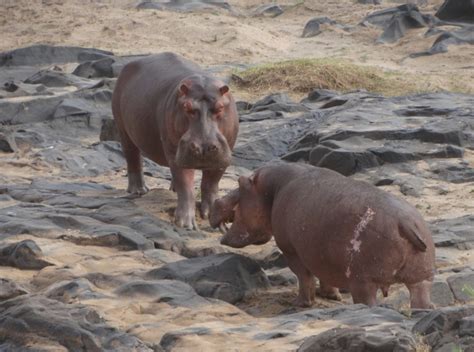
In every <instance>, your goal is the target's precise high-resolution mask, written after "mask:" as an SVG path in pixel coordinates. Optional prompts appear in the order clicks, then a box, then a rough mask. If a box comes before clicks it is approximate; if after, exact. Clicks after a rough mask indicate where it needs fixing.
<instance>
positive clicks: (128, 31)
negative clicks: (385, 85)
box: [0, 0, 474, 351]
mask: <svg viewBox="0 0 474 352" xmlns="http://www.w3.org/2000/svg"><path fill="white" fill-rule="evenodd" d="M441 2H442V1H441V0H436V1H429V4H428V5H427V6H424V7H422V10H423V11H424V12H433V11H434V9H435V7H436V6H437V5H439V4H440V3H441ZM135 3H136V2H135V1H125V0H117V1H112V0H111V1H92V0H90V1H72V0H69V1H68V0H63V1H60V0H56V1H54V0H43V1H28V0H19V1H15V0H11V1H9V0H0V32H1V33H2V35H1V40H0V51H4V50H10V49H14V48H18V47H22V46H27V45H31V44H38V43H44V44H56V45H77V46H84V47H94V48H100V49H106V50H111V51H113V52H114V53H116V54H141V53H155V52H161V51H174V52H178V53H180V54H182V55H185V56H186V57H188V58H190V59H193V60H195V61H196V62H198V63H201V64H203V65H215V64H225V63H245V64H256V63H264V62H274V61H279V60H285V59H292V58H320V57H335V58H344V59H347V60H350V61H351V62H354V63H359V64H361V65H370V66H377V67H380V68H382V69H385V70H397V71H401V72H403V73H404V74H405V75H407V76H410V75H420V74H421V75H426V76H427V77H428V80H429V82H430V83H429V84H432V85H433V86H436V87H443V86H446V87H453V84H454V83H456V82H458V83H459V85H462V86H463V87H468V88H469V89H472V90H474V69H473V68H474V66H473V57H474V46H459V47H454V46H453V47H450V49H449V53H446V54H441V55H437V56H434V57H422V58H418V59H405V60H404V58H406V56H407V55H408V54H410V53H413V52H416V51H422V50H426V49H428V48H429V47H430V46H431V44H432V42H433V41H434V37H431V38H423V34H424V32H425V29H420V30H414V31H411V32H410V33H409V35H407V36H406V37H405V38H403V39H402V40H401V41H400V42H399V43H397V44H394V45H389V46H379V45H376V44H375V39H376V38H377V36H378V35H379V34H380V33H381V31H380V29H376V28H362V27H356V28H354V30H353V31H351V32H344V31H342V30H340V29H337V28H334V27H331V28H329V27H328V28H326V30H325V31H324V32H323V33H322V34H321V35H319V36H317V37H315V38H308V39H305V38H301V33H302V30H303V27H304V24H305V23H306V22H307V21H308V20H309V19H311V18H313V17H320V16H328V17H330V18H332V19H335V20H337V21H339V22H340V23H343V24H346V25H351V26H356V25H357V24H358V23H359V22H360V21H361V20H362V18H363V17H364V16H365V15H367V14H368V13H370V12H372V11H374V10H376V9H380V8H384V7H389V6H394V5H395V4H394V3H391V2H388V3H387V2H386V4H385V5H383V6H371V5H360V4H356V2H355V1H353V0H325V1H320V0H306V1H289V0H285V1H284V2H281V3H280V4H282V5H285V6H284V7H285V9H286V11H285V13H284V14H283V15H281V16H279V17H276V18H267V17H263V18H257V17H251V16H248V14H250V13H251V10H252V9H253V8H254V7H255V6H257V5H260V4H262V3H265V2H264V1H261V0H244V1H237V0H234V1H229V3H230V4H231V5H232V6H233V7H234V8H235V9H236V12H237V13H238V15H232V14H229V13H228V12H226V11H225V10H216V11H213V12H210V13H192V14H185V13H176V12H164V11H154V10H153V11H150V10H141V11H139V10H136V9H134V8H133V4H135ZM256 98H257V97H256ZM84 143H89V141H86V140H85V141H84ZM31 154H32V153H31ZM31 154H30V155H31ZM465 159H466V160H467V161H468V162H469V163H470V165H471V167H474V153H473V152H472V151H466V155H465ZM0 169H1V170H2V172H1V173H2V174H1V175H0V181H1V183H4V182H5V181H8V182H11V183H20V182H27V181H29V180H32V179H33V178H36V177H41V176H42V175H44V176H46V175H48V177H51V178H56V179H58V180H61V179H62V178H61V175H60V173H61V172H60V170H59V169H58V170H51V169H50V167H49V165H41V163H40V162H38V163H35V161H34V160H32V159H31V158H29V157H28V156H25V157H24V158H23V156H22V155H16V156H15V157H11V156H10V155H6V154H4V155H0ZM124 176H125V171H122V172H119V173H115V172H110V173H109V174H106V175H102V176H100V177H97V178H94V181H96V182H100V183H105V184H110V185H112V186H114V187H116V188H117V189H118V190H117V191H114V192H115V193H113V194H111V196H120V195H124V194H125V188H126V182H127V179H126V178H125V177H124ZM80 180H83V181H89V180H90V178H87V179H84V178H83V179H79V178H78V179H76V180H74V179H71V178H69V179H68V181H69V182H73V181H80ZM63 181H65V180H64V179H63ZM146 181H147V184H148V185H149V186H150V188H152V189H153V191H152V192H150V193H149V194H147V195H146V196H144V197H143V198H141V199H138V200H136V204H137V206H139V207H141V208H143V209H146V210H147V211H149V212H150V213H152V214H154V215H157V216H159V217H160V218H163V219H165V220H168V221H169V220H170V219H171V215H170V214H172V211H173V206H174V204H175V199H176V198H175V195H174V194H173V193H171V192H169V191H167V190H166V189H167V187H168V186H169V185H168V183H167V182H166V181H163V180H157V179H156V178H149V177H147V178H146ZM439 185H440V184H437V183H436V182H434V181H433V183H432V184H429V185H428V186H427V187H426V188H425V190H424V191H423V194H422V196H421V197H420V198H410V197H406V199H408V201H409V202H411V203H412V204H415V205H416V206H417V208H418V209H419V210H420V211H421V213H422V214H423V215H425V216H426V218H427V220H433V219H438V218H451V217H457V216H461V215H465V214H472V213H474V197H473V196H472V194H473V192H474V185H473V184H472V183H470V184H461V185H456V184H447V183H443V184H442V186H443V187H448V190H449V192H447V194H446V195H444V196H440V195H439V192H438V189H439V188H438V186H439ZM234 186H235V179H234V178H231V177H226V178H225V179H224V180H223V182H222V183H221V187H222V191H221V193H224V192H225V190H228V189H230V188H232V187H234ZM385 189H386V190H387V191H390V192H393V193H395V194H399V191H398V189H396V187H390V186H389V187H385ZM157 197H160V199H161V200H162V202H161V203H160V204H157V203H156V202H155V201H154V200H155V199H156V198H157ZM9 205H11V203H8V204H7V203H2V206H9ZM200 225H201V227H202V228H203V229H204V230H208V228H206V226H207V225H206V224H205V223H203V222H200ZM211 234H212V236H211V237H210V239H208V240H206V241H209V242H207V243H204V242H203V243H199V241H196V244H195V246H203V247H205V246H206V245H209V244H214V245H215V244H216V243H217V240H218V238H219V234H218V233H216V232H211ZM57 235H59V234H51V238H52V239H47V238H33V237H32V236H26V235H22V236H15V237H11V238H9V241H11V242H16V241H19V240H22V239H26V238H33V239H34V240H35V241H36V242H37V243H38V245H39V246H40V247H41V248H42V249H43V251H44V254H45V256H46V257H47V259H48V260H50V261H51V262H53V263H55V264H57V266H58V267H63V268H65V269H64V270H62V271H61V272H59V271H58V270H55V269H49V268H46V269H45V270H42V271H41V272H40V273H39V274H37V272H36V271H25V270H16V269H12V268H8V267H0V277H5V278H10V279H12V280H15V281H16V282H18V283H20V284H23V285H25V287H28V288H29V289H32V290H33V291H41V290H42V289H44V288H45V287H47V286H48V285H49V284H52V283H54V282H57V281H59V280H62V279H67V278H70V277H72V276H75V275H78V276H80V275H82V274H84V273H87V272H101V273H107V274H117V275H119V274H120V273H124V272H133V271H137V272H141V271H147V270H150V269H151V268H155V267H156V263H154V262H150V261H149V260H147V259H145V258H144V257H143V255H142V254H141V252H139V251H132V252H119V251H117V250H116V249H112V248H106V247H96V246H87V247H85V246H79V245H75V244H73V243H70V242H67V241H60V242H58V240H56V239H54V237H55V236H57ZM273 245H274V244H273V243H269V244H267V245H266V246H267V248H268V247H271V246H273ZM260 250H262V247H258V248H257V247H252V248H248V249H246V253H255V252H257V251H260ZM444 252H445V253H444ZM444 252H443V254H446V255H448V256H451V257H452V259H453V262H452V264H453V265H456V264H458V265H461V264H462V265H466V264H469V263H470V264H473V263H474V255H473V254H471V253H470V251H465V252H463V253H464V254H463V257H456V255H459V252H457V254H456V253H454V254H453V253H451V252H450V250H448V249H445V250H444ZM471 252H472V251H471ZM94 284H95V285H96V286H97V289H98V290H99V291H100V292H102V293H104V294H106V295H110V297H111V298H110V299H105V300H104V299H101V300H97V301H94V300H88V301H87V302H83V303H85V304H88V305H91V306H93V307H94V308H95V309H97V310H98V311H99V312H100V313H101V315H103V316H104V317H105V318H106V319H107V320H108V322H110V323H111V324H112V325H114V326H117V327H119V328H121V329H123V330H125V331H129V332H131V333H134V334H136V335H137V336H138V337H139V338H141V339H143V340H144V341H146V342H150V343H158V342H159V340H160V338H161V336H162V335H163V332H164V331H169V330H172V329H177V328H183V327H189V326H193V325H199V326H207V327H209V328H211V329H212V330H213V331H214V333H213V335H212V336H211V337H207V338H199V337H197V336H194V337H189V338H188V339H187V340H186V339H185V342H183V344H182V345H180V346H178V348H177V350H183V351H184V350H189V349H190V348H193V349H196V350H223V346H227V347H226V348H225V350H227V351H229V350H233V349H234V350H252V349H257V348H258V350H259V351H263V350H268V351H271V350H294V348H295V345H294V344H292V343H293V342H294V341H289V340H286V339H278V340H276V341H275V342H268V341H267V342H266V343H265V346H263V342H262V344H260V345H259V344H258V343H257V342H256V341H255V340H252V339H251V338H250V337H249V339H248V340H247V341H244V340H242V335H239V336H240V337H239V340H238V343H239V346H238V347H235V348H232V347H228V346H230V345H229V341H232V340H233V339H234V340H233V341H234V343H235V341H237V340H235V337H232V336H229V335H228V334H225V333H222V334H219V333H217V332H219V331H222V330H223V329H224V328H227V327H229V326H232V325H235V326H238V325H239V324H245V323H251V322H252V321H256V322H255V324H256V326H257V328H260V329H266V328H270V326H269V322H268V321H267V320H265V319H266V318H265V317H270V316H274V315H276V314H278V313H281V312H283V311H285V310H287V309H288V307H291V306H292V304H291V301H292V300H293V299H294V298H295V296H296V287H293V286H292V287H288V288H287V289H284V290H282V289H278V290H277V291H268V292H266V293H265V294H263V295H259V296H258V297H253V298H250V299H248V300H246V301H245V302H243V303H242V304H240V305H239V307H240V308H242V309H243V311H241V310H238V309H236V308H235V307H234V306H232V305H229V304H225V303H223V304H222V305H220V306H217V308H216V306H213V307H212V309H209V307H201V308H200V309H199V310H190V309H186V308H170V307H169V306H168V305H166V304H163V303H155V302H147V301H146V300H140V301H137V300H134V299H130V300H117V299H115V298H114V297H113V293H112V291H111V287H108V286H107V284H106V283H100V282H99V283H94ZM344 300H345V302H349V301H350V300H349V298H348V296H347V295H346V296H345V297H344ZM338 304H340V303H337V302H329V301H326V300H318V301H317V303H316V304H315V307H328V306H334V305H338ZM255 317H261V319H258V320H255ZM335 325H336V322H330V321H329V322H318V323H317V324H316V323H308V324H306V325H305V326H302V327H301V331H300V337H302V336H304V335H309V334H316V333H318V331H323V330H325V329H327V328H328V327H332V326H335ZM308 331H311V333H309V332H308ZM234 346H236V345H235V344H234Z"/></svg>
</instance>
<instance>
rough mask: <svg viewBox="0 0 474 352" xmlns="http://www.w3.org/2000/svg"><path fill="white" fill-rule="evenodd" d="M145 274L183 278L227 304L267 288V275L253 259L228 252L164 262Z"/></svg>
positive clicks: (155, 277) (150, 276)
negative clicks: (161, 265) (169, 262)
mask: <svg viewBox="0 0 474 352" xmlns="http://www.w3.org/2000/svg"><path fill="white" fill-rule="evenodd" d="M147 277H149V278H153V279H172V280H180V281H184V282H186V283H188V284H189V285H191V286H192V287H193V288H194V289H195V290H196V292H197V293H198V294H199V295H201V296H204V297H213V298H218V299H221V300H223V301H226V302H229V303H236V302H238V301H240V300H242V299H243V298H244V297H246V296H248V295H249V294H251V293H255V292H257V291H258V290H261V289H267V288H268V287H269V282H268V278H267V277H266V275H265V273H264V272H263V271H262V269H261V268H260V266H259V265H258V264H257V263H256V262H255V261H254V260H252V259H250V258H247V257H244V256H241V255H237V254H230V253H224V254H216V255H210V256H207V257H201V258H192V259H187V260H182V261H179V262H175V263H171V264H167V265H165V266H163V267H161V268H159V269H154V270H152V271H150V272H149V273H148V274H147Z"/></svg>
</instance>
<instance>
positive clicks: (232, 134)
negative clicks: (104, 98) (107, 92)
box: [112, 53, 239, 228]
mask: <svg viewBox="0 0 474 352" xmlns="http://www.w3.org/2000/svg"><path fill="white" fill-rule="evenodd" d="M112 112H113V115H114V119H115V121H116V123H117V127H118V129H119V132H120V136H121V142H122V149H123V152H124V155H125V158H126V160H127V169H128V189H127V191H128V192H130V193H132V194H136V195H142V194H144V193H146V192H147V191H148V189H147V187H146V186H145V183H144V180H143V172H142V159H141V155H142V154H143V155H145V156H146V157H148V158H149V159H151V160H153V161H154V162H156V163H158V164H160V165H163V166H169V168H170V170H171V174H172V177H173V180H172V186H171V188H172V189H173V190H174V191H176V192H177V193H178V205H177V207H176V211H175V222H176V224H177V225H178V226H181V227H187V228H197V225H196V219H195V198H194V170H195V169H201V170H203V172H202V173H203V176H202V182H201V194H202V201H201V216H202V217H203V218H206V217H207V216H208V214H209V210H210V207H211V205H212V203H213V202H214V200H215V199H216V197H217V191H218V184H219V181H220V179H221V177H222V175H223V174H224V171H225V169H226V168H227V166H229V164H230V162H231V159H232V148H233V147H234V144H235V141H236V138H237V133H238V130H239V118H238V115H237V109H236V106H235V102H234V99H233V98H232V95H231V94H230V92H229V88H228V87H227V86H226V85H225V84H224V83H222V82H220V81H218V80H216V79H215V78H213V77H211V76H210V75H209V74H207V73H206V72H204V71H203V70H201V69H200V68H199V67H198V66H197V65H195V64H194V63H192V62H190V61H188V60H186V59H184V58H182V57H180V56H178V55H176V54H173V53H162V54H158V55H153V56H148V57H146V58H143V59H140V60H137V61H133V62H131V63H129V64H127V65H126V66H125V67H124V68H123V70H122V72H121V73H120V76H119V77H118V79H117V84H116V86H115V90H114V93H113V97H112Z"/></svg>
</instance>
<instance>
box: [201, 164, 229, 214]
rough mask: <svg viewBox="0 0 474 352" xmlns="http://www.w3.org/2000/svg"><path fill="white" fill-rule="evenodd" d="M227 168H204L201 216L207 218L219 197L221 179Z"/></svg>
mask: <svg viewBox="0 0 474 352" xmlns="http://www.w3.org/2000/svg"><path fill="white" fill-rule="evenodd" d="M224 172H225V169H215V170H203V171H202V180H201V209H200V215H201V218H203V219H207V218H208V217H209V212H210V209H211V206H212V204H214V201H215V200H216V199H217V192H218V190H219V181H220V180H221V178H222V175H224Z"/></svg>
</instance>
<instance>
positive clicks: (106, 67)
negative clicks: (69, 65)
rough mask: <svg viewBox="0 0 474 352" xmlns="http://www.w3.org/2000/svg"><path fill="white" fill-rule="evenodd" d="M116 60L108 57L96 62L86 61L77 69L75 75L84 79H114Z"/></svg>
mask: <svg viewBox="0 0 474 352" xmlns="http://www.w3.org/2000/svg"><path fill="white" fill-rule="evenodd" d="M114 63H115V59H114V58H111V57H106V58H103V59H100V60H95V61H86V62H83V63H82V64H80V65H79V66H77V67H76V69H75V70H74V71H73V72H72V74H73V75H76V76H79V77H84V78H99V77H114V70H113V66H112V65H113V64H114Z"/></svg>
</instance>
